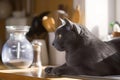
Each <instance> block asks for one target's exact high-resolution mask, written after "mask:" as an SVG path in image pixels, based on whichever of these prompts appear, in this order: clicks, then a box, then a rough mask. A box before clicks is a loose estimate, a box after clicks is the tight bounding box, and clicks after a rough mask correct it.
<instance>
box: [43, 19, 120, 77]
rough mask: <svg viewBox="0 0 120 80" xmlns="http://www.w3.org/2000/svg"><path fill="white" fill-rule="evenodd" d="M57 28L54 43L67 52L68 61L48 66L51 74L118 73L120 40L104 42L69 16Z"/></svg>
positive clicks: (119, 69) (48, 72)
mask: <svg viewBox="0 0 120 80" xmlns="http://www.w3.org/2000/svg"><path fill="white" fill-rule="evenodd" d="M62 22H63V24H62V25H61V26H60V27H58V28H57V30H56V32H55V39H54V42H53V45H54V47H55V48H56V49H58V50H59V51H65V52H66V56H65V57H66V63H64V64H63V65H61V66H58V67H47V68H46V69H45V72H46V73H47V74H50V75H57V76H58V75H94V76H95V75H97V76H98V75H99V76H106V75H119V74H120V39H119V38H118V39H114V40H111V41H108V42H103V41H101V40H100V39H98V38H97V37H95V36H94V35H93V34H92V33H91V32H90V31H89V30H88V29H87V28H86V27H84V26H81V25H78V24H75V23H72V22H71V21H69V20H68V19H64V20H62Z"/></svg>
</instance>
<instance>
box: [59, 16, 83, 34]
mask: <svg viewBox="0 0 120 80" xmlns="http://www.w3.org/2000/svg"><path fill="white" fill-rule="evenodd" d="M61 22H62V25H64V26H65V27H66V29H67V30H69V31H74V32H76V33H78V34H80V32H81V28H80V27H79V25H77V24H74V23H72V22H71V21H70V20H68V19H66V18H65V19H61Z"/></svg>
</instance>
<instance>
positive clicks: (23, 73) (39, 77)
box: [0, 65, 83, 80]
mask: <svg viewBox="0 0 120 80" xmlns="http://www.w3.org/2000/svg"><path fill="white" fill-rule="evenodd" d="M44 68H45V67H42V69H39V68H36V67H31V68H27V69H8V68H6V67H5V66H3V65H0V80H83V79H76V78H71V77H53V76H46V75H45V72H44Z"/></svg>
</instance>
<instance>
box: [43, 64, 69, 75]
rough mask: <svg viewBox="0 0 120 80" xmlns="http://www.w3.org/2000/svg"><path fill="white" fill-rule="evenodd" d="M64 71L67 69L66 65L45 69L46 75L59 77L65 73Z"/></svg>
mask: <svg viewBox="0 0 120 80" xmlns="http://www.w3.org/2000/svg"><path fill="white" fill-rule="evenodd" d="M66 69H67V65H66V63H65V64H63V65H62V66H58V67H47V68H45V72H46V73H47V74H48V75H56V76H60V75H63V74H65V72H66V71H67V70H66Z"/></svg>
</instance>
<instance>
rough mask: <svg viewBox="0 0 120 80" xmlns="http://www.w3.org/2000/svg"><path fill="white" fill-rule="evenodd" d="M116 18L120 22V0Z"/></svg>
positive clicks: (117, 3)
mask: <svg viewBox="0 0 120 80" xmlns="http://www.w3.org/2000/svg"><path fill="white" fill-rule="evenodd" d="M116 20H117V21H118V22H120V0H116Z"/></svg>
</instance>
